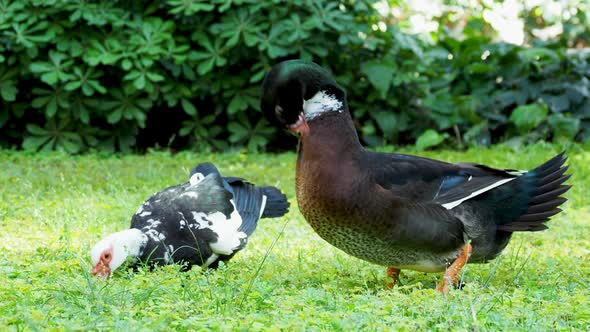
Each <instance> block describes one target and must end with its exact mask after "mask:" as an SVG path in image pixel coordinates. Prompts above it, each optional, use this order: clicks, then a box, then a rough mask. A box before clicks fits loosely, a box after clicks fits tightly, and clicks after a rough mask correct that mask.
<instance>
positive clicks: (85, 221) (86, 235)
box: [0, 144, 590, 330]
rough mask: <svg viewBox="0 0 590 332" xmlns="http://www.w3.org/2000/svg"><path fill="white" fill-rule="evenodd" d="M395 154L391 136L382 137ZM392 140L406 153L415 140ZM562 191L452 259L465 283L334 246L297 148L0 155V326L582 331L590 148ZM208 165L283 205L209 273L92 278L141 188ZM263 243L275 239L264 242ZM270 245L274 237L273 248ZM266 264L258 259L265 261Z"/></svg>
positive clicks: (529, 156) (523, 157)
mask: <svg viewBox="0 0 590 332" xmlns="http://www.w3.org/2000/svg"><path fill="white" fill-rule="evenodd" d="M387 150H389V151H393V149H392V148H389V149H387ZM560 150H561V148H560V147H558V146H554V145H548V144H539V145H536V146H531V147H528V148H525V149H524V150H522V151H519V152H517V153H516V152H513V151H512V150H510V149H508V148H506V147H503V146H498V147H493V148H482V149H471V150H469V151H467V152H454V151H435V152H430V151H426V152H420V153H419V154H420V155H422V156H427V157H432V158H437V159H443V160H448V161H454V162H459V161H472V162H479V163H485V164H488V165H490V166H496V167H510V168H519V169H527V168H531V167H534V166H536V165H538V164H540V163H541V162H543V161H545V160H546V159H549V158H550V157H552V156H553V155H554V154H555V153H557V152H559V151H560ZM403 152H407V153H412V154H414V152H413V151H411V150H403ZM568 156H569V157H570V159H569V163H570V165H571V166H570V171H569V173H573V174H574V175H573V177H572V178H571V180H570V183H571V184H574V187H573V189H572V190H571V191H570V192H568V193H567V195H566V196H567V197H568V199H569V201H568V202H567V203H566V204H564V206H563V209H564V212H563V213H561V214H559V215H558V216H557V217H555V218H553V219H552V220H551V221H550V223H549V230H547V231H544V232H537V233H519V234H516V235H515V236H514V237H513V239H512V241H511V243H510V245H509V246H508V247H507V248H506V250H505V251H504V253H503V255H501V256H500V257H499V258H498V259H496V260H494V261H492V262H490V263H488V264H471V265H469V264H468V265H467V267H466V268H465V269H464V273H463V280H464V281H465V282H466V285H465V287H464V288H463V290H461V291H451V293H450V294H449V296H447V297H445V298H443V297H441V296H439V295H438V294H437V293H436V292H435V291H434V286H435V284H436V282H437V281H438V280H439V279H440V277H441V275H440V274H439V273H435V274H427V273H421V272H413V271H402V275H401V280H400V282H401V284H400V285H399V286H396V287H395V288H394V289H393V290H391V291H385V290H384V284H385V268H384V267H381V266H377V265H373V264H370V263H367V262H364V261H361V260H358V259H355V258H353V257H350V256H348V255H346V254H344V253H343V252H341V251H340V250H338V249H336V248H334V247H332V246H330V245H329V244H327V243H326V242H325V241H323V240H322V239H321V238H319V237H318V236H317V235H316V234H315V233H314V232H313V231H312V229H311V228H310V227H309V226H308V225H307V223H306V222H305V220H304V219H303V217H302V216H301V214H300V213H299V211H298V209H297V204H296V201H295V192H294V167H295V158H296V155H295V154H294V153H286V154H280V155H270V154H259V155H256V154H251V155H246V154H237V153H236V154H205V155H203V154H201V155H198V154H194V153H188V152H183V153H179V154H175V155H171V154H170V153H166V152H152V153H148V154H147V155H144V156H132V155H129V156H99V155H87V156H75V157H70V156H66V155H62V154H58V153H56V154H49V155H31V154H27V153H19V152H7V151H4V152H0V167H2V169H3V171H2V172H1V173H0V187H1V188H2V190H1V191H0V227H1V228H2V232H1V233H0V249H2V250H0V283H1V284H2V285H4V286H5V287H3V289H2V290H0V326H4V327H6V326H8V327H10V328H12V329H16V330H18V329H23V328H28V329H42V330H44V329H88V328H94V329H117V330H127V329H130V330H137V329H150V330H164V329H165V330H170V329H180V330H183V329H189V328H192V329H195V328H199V329H221V330H236V329H250V330H266V329H269V328H271V327H272V328H274V329H275V330H277V329H286V330H293V329H295V330H297V329H304V328H310V329H319V330H362V329H369V330H387V329H391V328H395V329H398V330H424V329H430V330H437V329H449V328H451V329H459V330H474V329H491V330H492V329H504V330H513V329H530V330H547V329H584V328H587V326H588V324H590V309H589V308H588V304H587V301H588V300H587V299H588V298H589V297H590V290H589V289H590V287H589V286H590V280H589V275H590V263H589V260H588V259H587V258H588V256H589V255H590V239H589V236H588V234H590V221H588V220H589V219H590V199H589V198H588V193H589V192H590V188H588V183H587V182H588V181H587V179H588V178H589V177H590V167H588V165H589V164H590V153H589V152H585V151H583V149H582V147H581V146H577V145H574V146H571V147H569V148H568ZM206 160H209V161H212V162H214V163H215V164H217V166H218V167H219V169H220V171H221V172H222V173H223V174H225V175H233V176H240V177H244V178H246V179H248V180H250V181H252V182H254V183H256V184H268V185H275V186H278V187H279V188H281V190H283V191H284V192H285V193H286V194H287V195H288V196H289V198H290V200H291V203H292V205H291V211H290V212H289V213H288V214H287V215H286V216H285V217H284V218H279V219H263V220H261V221H260V222H259V226H258V229H257V230H256V232H255V233H254V235H253V236H252V237H251V238H250V241H249V243H248V246H247V247H246V249H245V250H243V251H241V252H240V253H239V254H238V255H236V257H234V258H233V259H232V260H231V261H230V262H229V263H227V264H226V265H224V264H222V265H221V267H220V268H219V269H218V270H216V271H202V270H201V269H200V268H194V269H192V270H191V271H189V272H187V273H183V272H180V267H179V266H175V265H173V266H165V267H161V268H156V269H154V270H152V271H150V270H149V269H147V268H143V267H140V268H139V270H138V271H137V272H133V271H131V270H130V269H120V270H117V271H116V273H115V274H114V276H113V278H111V279H109V280H107V281H102V280H99V279H96V278H93V277H92V276H91V274H90V268H91V266H90V262H89V258H88V250H89V249H90V247H91V246H92V244H94V242H95V241H96V240H98V239H99V238H100V237H101V236H102V235H104V234H106V233H111V232H114V231H118V230H121V229H125V228H128V227H129V223H130V219H131V216H132V214H133V213H134V212H135V210H136V209H137V207H138V206H139V204H141V202H142V201H143V200H144V199H145V198H147V197H149V195H151V194H152V193H153V192H155V191H158V190H160V189H162V188H164V187H167V186H169V185H173V184H176V183H179V182H182V181H185V180H186V179H187V176H188V172H189V170H190V168H191V167H192V166H194V164H196V163H197V162H202V161H206ZM273 245H274V247H272V246H273ZM271 248H272V249H271ZM263 262H264V264H263Z"/></svg>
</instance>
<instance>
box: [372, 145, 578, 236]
mask: <svg viewBox="0 0 590 332" xmlns="http://www.w3.org/2000/svg"><path fill="white" fill-rule="evenodd" d="M371 157H372V158H373V161H372V163H371V164H372V165H373V167H372V168H371V169H372V172H373V178H374V180H375V181H376V182H377V183H378V184H379V185H381V186H382V187H383V188H385V189H387V190H389V191H390V192H392V193H393V194H394V195H396V196H397V197H399V198H400V199H401V200H403V201H406V202H408V204H425V203H430V204H435V205H439V206H441V207H443V208H445V209H447V210H453V209H454V208H456V207H457V206H460V205H461V204H464V203H465V202H467V204H476V205H477V206H478V208H482V209H486V210H487V211H488V212H489V214H490V215H492V216H493V218H494V222H495V223H496V224H497V225H498V229H499V230H505V231H516V230H542V229H545V228H546V226H545V225H544V222H545V221H547V220H548V218H549V217H550V216H552V215H555V214H557V213H559V212H560V211H561V210H560V209H558V208H557V207H558V206H559V205H561V204H562V203H563V202H565V200H566V199H565V198H563V197H560V195H561V194H563V193H565V192H566V191H567V190H568V189H569V186H567V185H563V183H564V182H565V181H566V180H567V179H568V178H569V175H564V173H565V171H566V170H567V166H565V165H564V164H565V161H566V158H565V156H564V153H560V154H558V155H557V156H555V157H553V158H552V159H550V160H548V161H547V162H545V163H543V164H542V165H540V166H538V167H536V168H535V169H533V170H530V171H517V170H513V169H496V168H492V167H489V166H485V165H478V164H470V163H461V164H449V163H445V162H441V161H436V160H432V159H427V158H421V157H413V156H406V155H399V154H373V155H372V156H371Z"/></svg>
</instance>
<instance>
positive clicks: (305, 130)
mask: <svg viewBox="0 0 590 332" xmlns="http://www.w3.org/2000/svg"><path fill="white" fill-rule="evenodd" d="M288 128H289V131H290V132H292V133H295V134H297V135H299V136H303V135H307V134H309V125H308V124H307V121H305V118H304V117H303V114H300V115H299V119H298V120H297V122H295V123H294V124H292V125H289V127H288Z"/></svg>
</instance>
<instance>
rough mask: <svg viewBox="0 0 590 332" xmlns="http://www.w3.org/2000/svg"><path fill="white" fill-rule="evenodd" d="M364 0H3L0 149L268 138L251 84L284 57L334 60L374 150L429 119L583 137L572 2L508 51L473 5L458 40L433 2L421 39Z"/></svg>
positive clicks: (588, 109)
mask: <svg viewBox="0 0 590 332" xmlns="http://www.w3.org/2000/svg"><path fill="white" fill-rule="evenodd" d="M373 2H374V1H368V0H362V1H339V2H334V1H328V0H295V1H289V2H286V3H283V2H277V1H266V2H259V1H251V0H240V1H221V0H219V1H217V0H216V1H179V0H167V1H158V2H144V1H91V2H86V1H83V2H75V1H55V0H24V1H18V2H14V1H6V0H0V128H1V129H2V133H1V134H0V144H1V145H2V146H19V147H22V148H26V149H33V150H40V149H44V150H45V149H61V150H65V151H68V152H83V151H87V150H89V149H101V150H103V149H105V150H108V151H114V150H123V151H131V150H135V149H138V148H140V149H144V148H146V147H150V146H154V145H160V146H161V145H165V146H167V145H172V146H174V145H175V144H176V146H175V147H176V148H186V147H188V146H192V147H195V148H197V149H199V150H228V149H233V148H241V147H246V148H247V149H249V150H260V149H265V148H266V147H268V146H270V147H272V146H274V145H276V142H278V139H281V136H279V135H280V131H278V130H276V129H275V128H272V127H270V126H269V124H268V123H267V122H266V121H265V120H262V119H261V118H262V116H261V113H260V112H259V105H258V103H259V102H258V98H259V85H260V83H261V81H262V79H263V77H264V74H265V73H266V72H267V71H268V69H269V68H270V67H271V66H272V65H273V64H275V63H277V62H279V61H282V60H284V59H287V58H304V59H309V60H313V61H316V62H318V63H320V64H321V65H322V66H325V67H327V68H330V69H331V70H332V72H333V73H334V74H335V75H336V76H337V80H338V82H339V83H340V84H341V85H342V86H343V87H344V88H345V89H346V90H347V93H348V96H349V100H350V106H351V110H352V112H353V116H354V118H355V123H356V124H357V126H358V129H359V132H360V133H361V136H362V139H363V141H364V142H365V143H366V144H368V145H371V146H377V145H382V144H392V143H393V144H413V143H414V142H415V141H416V139H417V138H418V137H420V135H422V134H423V133H424V132H425V131H426V130H428V129H432V130H435V131H436V132H437V133H438V136H437V137H439V138H440V137H444V138H446V137H447V135H448V137H453V138H454V139H446V140H445V141H444V142H446V144H454V145H457V146H464V145H477V144H484V145H488V144H491V143H494V142H498V141H502V140H507V139H510V138H513V137H518V138H520V139H522V140H524V141H528V142H530V141H535V140H539V139H553V138H554V139H558V140H562V139H576V140H580V141H583V140H586V139H587V138H588V137H589V136H590V92H589V91H590V83H589V82H590V74H589V73H590V70H589V68H590V65H589V60H588V59H589V56H588V54H587V53H583V52H577V51H567V50H566V48H565V47H570V46H572V45H570V44H569V43H566V42H565V41H564V40H566V38H569V37H571V38H574V39H575V40H576V43H577V44H580V43H583V42H584V40H586V39H585V38H587V33H586V32H585V31H586V30H584V29H581V30H580V28H577V27H576V26H575V25H572V24H573V22H574V20H578V21H579V22H580V24H582V23H584V22H587V18H586V17H585V16H584V15H585V14H584V11H582V10H580V11H578V12H575V13H574V14H573V16H572V17H571V19H570V20H568V21H567V22H566V23H567V24H566V25H564V33H563V35H562V37H561V39H557V40H554V41H551V42H543V43H541V42H536V41H535V40H534V39H533V40H532V42H531V43H532V44H533V45H532V47H520V46H515V45H510V44H504V43H494V42H492V41H491V39H489V35H491V33H489V26H488V25H486V23H485V21H483V19H482V15H481V13H474V14H473V16H472V17H471V18H470V19H469V21H468V22H466V23H467V24H466V28H465V29H464V35H463V36H460V37H455V36H453V35H451V34H450V33H449V31H448V30H447V27H449V28H452V24H454V23H453V19H454V17H455V16H453V15H452V12H449V13H446V12H445V13H446V14H444V15H443V16H441V17H440V18H439V23H440V27H441V28H440V31H438V32H437V34H436V35H435V36H434V37H435V38H433V41H426V40H425V39H423V38H420V37H417V36H414V35H410V34H407V33H404V32H402V31H401V30H400V27H402V28H403V26H404V24H405V23H404V21H403V20H402V21H400V22H399V24H398V25H393V24H391V22H396V20H398V19H399V18H396V17H392V16H391V14H387V15H386V16H382V14H380V13H379V12H378V11H377V10H376V9H375V8H374V7H373ZM577 6H579V7H580V8H582V6H583V4H582V3H579V4H577ZM584 8H585V7H584ZM572 13H573V12H572ZM535 15H537V11H533V12H532V13H530V16H535ZM537 16H538V15H537ZM406 23H407V22H406ZM530 24H533V23H530ZM577 44H576V45H577ZM526 105H546V114H543V115H542V114H541V113H539V109H538V108H524V109H523V108H521V107H526ZM159 111H162V112H163V113H164V114H168V116H165V117H164V118H165V121H162V119H161V118H157V117H156V116H155V115H154V114H155V113H157V112H159ZM529 113H530V114H531V116H534V119H531V120H527V119H526V118H527V117H528V114H529ZM164 129H166V130H167V131H168V134H167V135H168V136H166V137H163V138H162V139H155V138H154V140H153V141H149V142H148V143H146V142H143V143H142V141H140V140H139V139H138V138H140V137H142V136H143V137H156V136H158V135H160V133H161V132H163V131H164ZM445 134H446V135H445ZM162 135H164V134H162ZM428 135H431V134H428ZM438 140H439V139H437V140H435V141H438ZM444 142H443V143H444ZM439 143H441V142H438V143H437V144H439ZM138 144H140V145H138ZM421 144H422V143H421ZM427 145H428V144H427Z"/></svg>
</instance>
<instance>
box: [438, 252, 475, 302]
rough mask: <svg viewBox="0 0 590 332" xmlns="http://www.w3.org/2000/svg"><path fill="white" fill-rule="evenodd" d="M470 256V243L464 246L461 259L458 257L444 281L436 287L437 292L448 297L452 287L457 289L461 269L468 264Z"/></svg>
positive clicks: (446, 273)
mask: <svg viewBox="0 0 590 332" xmlns="http://www.w3.org/2000/svg"><path fill="white" fill-rule="evenodd" d="M470 255H471V244H470V243H468V244H466V245H464V246H463V249H462V250H461V254H460V255H459V257H457V259H455V261H454V262H453V264H451V266H449V267H448V268H447V270H446V271H445V274H444V275H443V279H442V281H441V282H440V283H439V284H438V285H437V286H436V290H437V291H439V292H440V293H441V294H445V295H446V294H448V293H449V288H450V287H451V286H453V287H457V286H458V285H459V274H461V269H462V268H463V266H465V264H466V263H467V260H468V259H469V256H470Z"/></svg>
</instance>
